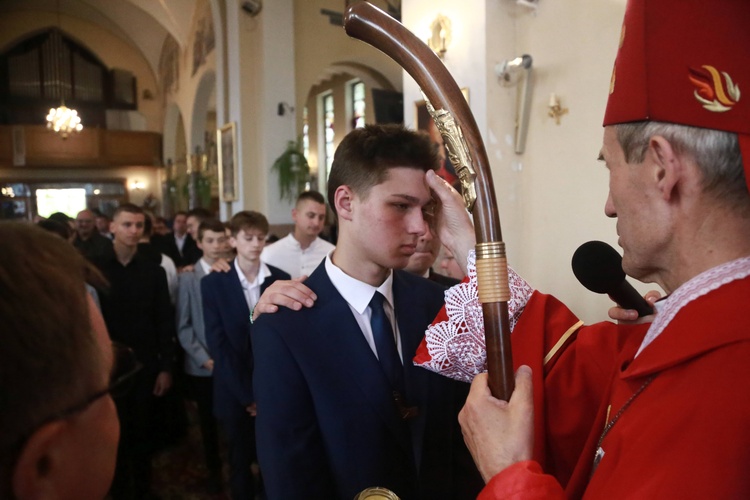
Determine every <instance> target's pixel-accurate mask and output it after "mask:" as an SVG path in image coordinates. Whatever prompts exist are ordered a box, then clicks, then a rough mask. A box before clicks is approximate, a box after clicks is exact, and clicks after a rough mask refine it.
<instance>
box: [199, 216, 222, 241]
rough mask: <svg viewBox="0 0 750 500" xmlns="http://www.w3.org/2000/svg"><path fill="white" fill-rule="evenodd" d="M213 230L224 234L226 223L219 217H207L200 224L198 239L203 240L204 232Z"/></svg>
mask: <svg viewBox="0 0 750 500" xmlns="http://www.w3.org/2000/svg"><path fill="white" fill-rule="evenodd" d="M206 231H213V232H214V233H221V234H224V223H223V222H221V221H220V220H219V219H214V218H210V219H206V220H204V221H203V222H201V224H200V226H198V241H203V233H205V232H206Z"/></svg>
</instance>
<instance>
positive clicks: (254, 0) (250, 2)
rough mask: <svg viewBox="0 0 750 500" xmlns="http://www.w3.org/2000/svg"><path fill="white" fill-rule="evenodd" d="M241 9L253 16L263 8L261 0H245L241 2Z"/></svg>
mask: <svg viewBox="0 0 750 500" xmlns="http://www.w3.org/2000/svg"><path fill="white" fill-rule="evenodd" d="M241 5H242V10H244V11H245V12H247V13H248V14H250V16H251V17H255V16H257V15H258V14H260V11H261V10H262V9H263V0H245V1H244V2H242V4H241Z"/></svg>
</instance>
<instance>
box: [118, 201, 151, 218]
mask: <svg viewBox="0 0 750 500" xmlns="http://www.w3.org/2000/svg"><path fill="white" fill-rule="evenodd" d="M122 212H127V213H129V214H144V215H145V214H146V212H144V211H143V209H142V208H141V207H139V206H138V205H136V204H134V203H123V204H121V205H119V206H118V207H117V208H115V213H113V214H112V219H113V220H114V219H115V218H116V217H117V216H118V215H120V214H121V213H122Z"/></svg>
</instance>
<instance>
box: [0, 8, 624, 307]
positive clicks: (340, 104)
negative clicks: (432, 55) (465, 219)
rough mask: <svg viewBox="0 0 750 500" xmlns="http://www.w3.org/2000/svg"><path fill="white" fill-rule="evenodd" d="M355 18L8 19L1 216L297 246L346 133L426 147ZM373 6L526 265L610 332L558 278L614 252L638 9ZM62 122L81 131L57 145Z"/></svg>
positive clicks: (182, 14)
mask: <svg viewBox="0 0 750 500" xmlns="http://www.w3.org/2000/svg"><path fill="white" fill-rule="evenodd" d="M355 3H358V2H357V0H245V1H243V0H159V1H156V0H122V1H117V2H113V1H103V0H3V1H2V2H0V188H1V192H0V207H1V211H0V217H2V218H3V219H25V220H33V219H34V218H35V217H38V216H46V215H48V214H49V213H50V211H57V210H61V208H60V207H63V208H65V207H67V208H68V209H70V210H73V211H75V210H76V207H80V206H81V204H83V205H82V206H83V207H89V208H96V209H98V210H101V211H103V212H107V211H111V210H112V209H113V208H114V207H115V206H116V205H117V204H118V203H122V202H126V201H130V202H133V203H136V204H138V205H143V206H145V207H147V208H149V209H150V210H151V211H153V212H154V213H155V214H157V215H163V216H165V217H167V218H169V217H170V216H171V215H172V214H174V212H175V211H177V210H186V209H189V208H193V207H196V206H200V207H206V208H209V209H210V210H211V211H213V212H215V213H216V214H217V215H219V216H220V218H221V219H222V220H227V219H229V218H230V217H231V215H232V214H233V213H236V212H238V211H240V210H244V209H251V210H258V211H260V212H262V213H264V214H266V215H267V217H268V219H269V221H270V223H271V225H272V228H276V229H277V230H278V231H279V232H280V234H281V235H283V234H284V233H283V230H284V228H286V227H289V224H290V222H291V220H290V215H289V214H290V208H291V206H292V203H293V197H290V195H289V192H290V191H289V190H290V189H291V192H292V193H294V192H296V191H295V190H299V189H313V190H317V191H320V192H322V193H324V194H325V192H326V177H327V169H328V168H329V167H330V163H331V161H332V156H333V152H334V151H335V148H336V145H337V144H338V143H339V142H340V141H341V139H342V138H343V137H344V136H345V135H346V133H347V132H349V131H350V130H352V129H353V128H354V127H357V126H361V125H362V124H365V123H384V122H403V123H404V124H405V125H406V126H407V127H411V128H424V129H428V124H427V123H426V122H425V120H424V100H423V97H422V95H421V94H420V90H419V88H418V86H417V85H416V83H415V82H414V80H412V79H411V77H410V76H409V75H408V74H407V73H405V72H404V71H403V70H402V69H401V67H399V66H398V65H397V64H396V63H394V62H393V61H392V60H390V59H389V58H388V57H387V56H385V55H384V54H382V53H380V52H379V51H378V50H376V49H374V48H373V47H371V46H369V45H367V44H365V43H362V42H360V41H357V40H354V39H351V38H349V37H348V36H347V35H346V33H345V32H344V30H343V29H342V18H343V14H344V12H345V10H346V9H347V7H348V6H349V5H351V4H355ZM371 3H373V4H374V5H376V6H377V7H379V8H381V9H383V10H384V11H386V12H388V13H389V14H390V15H392V16H393V17H395V18H396V19H398V20H400V22H401V23H403V24H404V25H405V26H406V27H407V28H408V29H409V30H411V31H412V32H413V33H415V34H416V35H417V36H418V37H419V38H420V39H422V40H424V41H426V42H428V44H429V45H430V46H431V48H432V49H433V50H435V51H436V53H438V55H439V57H440V58H441V59H442V61H443V64H444V65H445V66H446V68H447V69H448V70H449V71H450V73H451V74H452V75H453V77H454V79H455V80H456V82H457V84H458V85H459V86H460V88H461V89H462V91H463V93H464V97H465V98H466V99H467V100H468V102H469V106H470V108H471V110H472V112H473V114H474V118H475V120H476V122H477V125H478V127H479V130H480V132H481V134H482V139H483V141H484V144H485V147H486V150H487V154H488V158H489V160H490V163H491V166H492V176H493V178H494V186H495V192H496V197H497V200H498V206H499V213H500V218H501V220H502V222H503V229H504V240H505V241H506V243H507V245H508V254H509V261H510V264H511V266H513V267H514V268H515V269H517V270H518V271H519V272H520V273H521V274H522V275H523V276H525V277H526V278H527V279H528V281H529V282H530V283H531V284H532V285H533V286H535V287H538V288H542V289H545V290H548V291H550V292H551V293H554V294H555V295H557V296H559V297H562V298H563V299H565V301H566V302H567V303H569V304H570V305H571V306H572V307H575V308H576V310H577V311H578V312H579V313H580V315H581V317H582V318H584V319H586V320H587V321H592V320H599V319H603V318H604V315H605V314H606V310H607V307H608V300H607V299H606V297H598V296H594V295H593V294H590V293H588V292H585V291H584V290H583V288H582V287H581V286H580V284H578V283H577V282H576V280H575V278H574V277H573V274H572V272H570V273H565V272H559V270H560V269H566V268H567V269H570V258H571V256H572V254H573V252H574V250H575V249H576V248H577V247H578V246H579V245H580V244H581V243H583V242H584V241H588V240H593V239H599V240H604V241H609V242H610V243H615V241H613V239H614V238H615V237H616V236H615V230H614V222H613V221H612V220H608V219H607V218H606V217H605V216H604V213H603V206H604V202H605V199H606V192H607V173H606V168H605V167H604V166H603V165H602V164H601V163H598V162H597V161H596V158H597V156H598V153H599V148H600V147H601V136H602V128H601V117H602V116H603V110H604V106H605V103H606V99H607V92H608V88H609V84H610V81H609V80H610V74H611V70H612V68H611V61H612V60H613V57H614V54H615V52H616V50H617V44H618V38H619V36H620V22H621V19H622V14H623V11H624V8H625V0H602V1H596V2H594V1H591V0H569V1H567V2H554V1H550V0H469V1H468V2H457V1H455V0H372V2H371ZM572 34H575V35H576V36H571V35H572ZM62 107H66V108H67V109H68V110H69V111H71V110H75V111H76V113H77V116H78V117H79V118H80V125H81V126H82V128H81V129H80V130H76V125H75V122H74V123H73V124H72V125H71V128H65V126H64V125H63V126H62V128H61V129H59V130H57V131H55V126H57V127H58V128H60V126H61V125H60V120H61V117H60V115H58V116H57V117H54V116H52V117H50V116H49V115H50V114H52V113H53V112H58V113H60V114H62V113H63V111H64V110H62V111H61V109H60V108H62ZM65 118H67V117H65ZM50 123H51V124H52V126H50V125H49V124H50ZM55 123H57V125H55ZM290 152H291V153H301V154H302V155H303V156H304V161H302V162H300V161H299V160H298V158H299V155H298V154H291V155H290ZM285 158H286V159H287V160H288V159H290V158H291V159H292V161H287V162H284V161H281V160H283V159H285ZM305 162H306V163H307V167H305V166H304V163H305ZM78 209H80V208H78ZM63 211H65V210H63ZM73 215H75V214H74V213H73Z"/></svg>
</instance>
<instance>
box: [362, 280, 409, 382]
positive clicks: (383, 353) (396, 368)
mask: <svg viewBox="0 0 750 500" xmlns="http://www.w3.org/2000/svg"><path fill="white" fill-rule="evenodd" d="M383 301H385V297H383V294H381V293H380V292H375V295H373V297H372V300H371V301H370V309H371V312H372V316H371V317H370V326H372V336H373V337H374V339H375V347H376V348H377V350H378V359H379V360H380V366H381V367H382V368H383V371H384V372H385V375H386V377H387V378H388V381H389V382H390V383H391V387H392V388H393V389H394V390H396V391H399V392H401V393H402V394H403V385H404V384H403V365H402V364H401V358H400V357H399V355H398V349H397V348H396V338H395V337H394V335H393V328H392V327H391V321H390V320H389V319H388V315H387V314H386V313H385V309H384V308H383Z"/></svg>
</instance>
